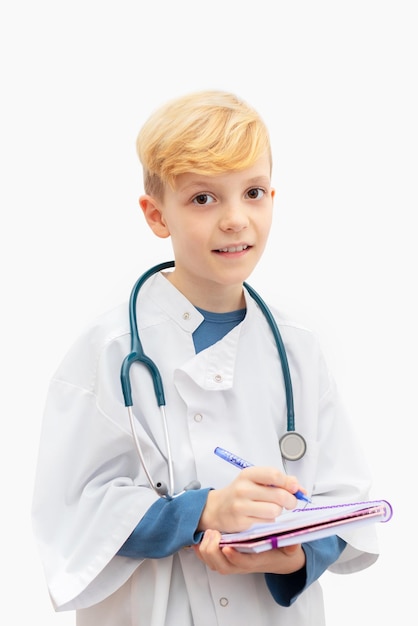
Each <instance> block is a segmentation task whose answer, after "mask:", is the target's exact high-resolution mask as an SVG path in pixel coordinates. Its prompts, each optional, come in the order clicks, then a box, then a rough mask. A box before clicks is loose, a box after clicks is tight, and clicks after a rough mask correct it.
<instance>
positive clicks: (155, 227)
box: [139, 195, 170, 239]
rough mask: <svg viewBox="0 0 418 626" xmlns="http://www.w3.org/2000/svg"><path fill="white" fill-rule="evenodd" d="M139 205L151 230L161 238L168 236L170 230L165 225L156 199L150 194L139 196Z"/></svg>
mask: <svg viewBox="0 0 418 626" xmlns="http://www.w3.org/2000/svg"><path fill="white" fill-rule="evenodd" d="M139 206H140V207H141V209H142V212H143V213H144V216H145V219H146V220H147V223H148V226H149V227H150V228H151V230H152V232H153V233H154V234H155V235H157V237H161V238H162V239H165V238H166V237H169V236H170V231H169V230H168V228H167V226H166V223H165V221H164V218H163V215H162V213H161V209H160V207H159V204H158V201H157V200H155V198H153V197H152V196H148V195H145V196H141V197H140V198H139Z"/></svg>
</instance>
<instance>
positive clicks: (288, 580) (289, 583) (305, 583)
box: [265, 536, 346, 606]
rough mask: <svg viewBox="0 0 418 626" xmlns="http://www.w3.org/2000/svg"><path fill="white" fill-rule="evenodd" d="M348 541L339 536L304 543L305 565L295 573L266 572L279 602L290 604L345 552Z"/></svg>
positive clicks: (267, 581) (275, 598)
mask: <svg viewBox="0 0 418 626" xmlns="http://www.w3.org/2000/svg"><path fill="white" fill-rule="evenodd" d="M345 546H346V542H345V541H344V540H343V539H340V538H339V537H337V536H333V537H325V538H324V539H317V540H316V541H309V542H307V543H304V544H303V550H304V552H305V555H306V564H305V567H303V568H302V569H300V570H298V571H297V572H294V573H293V574H266V575H265V578H266V583H267V587H268V588H269V591H270V593H271V595H272V596H273V598H274V600H275V601H276V602H277V604H280V605H281V606H290V605H291V604H293V603H294V602H295V601H296V600H297V598H298V597H299V596H300V594H301V593H302V592H303V591H305V589H307V588H308V587H309V585H311V584H312V583H313V582H315V580H317V579H318V578H319V577H320V576H321V575H322V574H323V573H324V572H325V570H326V569H327V568H328V567H329V565H331V563H334V562H335V561H336V560H337V559H338V557H339V556H340V554H341V553H342V552H343V550H344V548H345Z"/></svg>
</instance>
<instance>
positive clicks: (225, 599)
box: [219, 598, 229, 606]
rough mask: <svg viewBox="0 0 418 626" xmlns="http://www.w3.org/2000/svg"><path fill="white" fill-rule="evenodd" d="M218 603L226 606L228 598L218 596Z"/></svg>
mask: <svg viewBox="0 0 418 626" xmlns="http://www.w3.org/2000/svg"><path fill="white" fill-rule="evenodd" d="M219 604H220V605H221V606H228V604H229V600H228V598H220V600H219Z"/></svg>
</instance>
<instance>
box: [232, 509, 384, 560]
mask: <svg viewBox="0 0 418 626" xmlns="http://www.w3.org/2000/svg"><path fill="white" fill-rule="evenodd" d="M392 513H393V511H392V506H391V505H390V504H389V502H387V500H368V501H366V502H348V503H344V504H336V505H332V506H320V507H312V506H309V507H305V508H303V509H293V510H292V511H286V510H285V511H284V512H283V513H282V515H280V516H279V517H278V518H276V520H275V521H274V522H272V523H271V524H254V525H253V526H251V527H250V528H249V529H248V530H245V531H242V532H238V533H224V534H223V535H222V537H221V542H220V545H221V546H231V547H232V548H235V549H236V550H239V551H240V552H264V551H265V550H272V549H273V548H281V547H283V546H289V545H293V544H295V543H303V542H305V541H313V540H314V539H321V538H323V537H329V536H331V535H338V534H339V530H340V529H343V528H350V527H354V526H356V527H357V526H360V525H364V524H370V523H375V522H387V521H389V520H390V518H391V517H392Z"/></svg>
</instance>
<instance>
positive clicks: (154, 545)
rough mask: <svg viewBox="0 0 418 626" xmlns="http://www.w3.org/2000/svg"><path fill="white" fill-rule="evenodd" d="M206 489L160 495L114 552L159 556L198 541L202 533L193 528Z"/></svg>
mask: <svg viewBox="0 0 418 626" xmlns="http://www.w3.org/2000/svg"><path fill="white" fill-rule="evenodd" d="M209 491H210V490H209V489H198V490H191V491H186V492H185V493H183V494H182V495H180V496H178V497H176V498H174V499H172V500H166V499H165V498H160V499H159V500H157V502H154V504H153V505H152V506H151V507H150V508H149V509H148V511H147V513H146V514H145V515H144V517H143V518H142V520H141V521H140V522H139V524H138V526H137V527H136V528H135V530H134V531H133V532H132V534H131V535H130V536H129V537H128V539H127V540H126V541H125V543H124V544H123V546H122V548H121V549H120V550H119V551H118V554H119V555H121V556H128V557H130V558H133V559H138V558H149V559H161V558H163V557H166V556H170V555H171V554H174V553H175V552H177V551H178V550H180V549H181V548H183V547H184V546H186V545H192V544H197V543H199V541H200V540H201V538H202V535H203V532H197V531H196V528H197V526H198V523H199V520H200V517H201V515H202V511H203V509H204V507H205V504H206V500H207V496H208V493H209Z"/></svg>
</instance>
